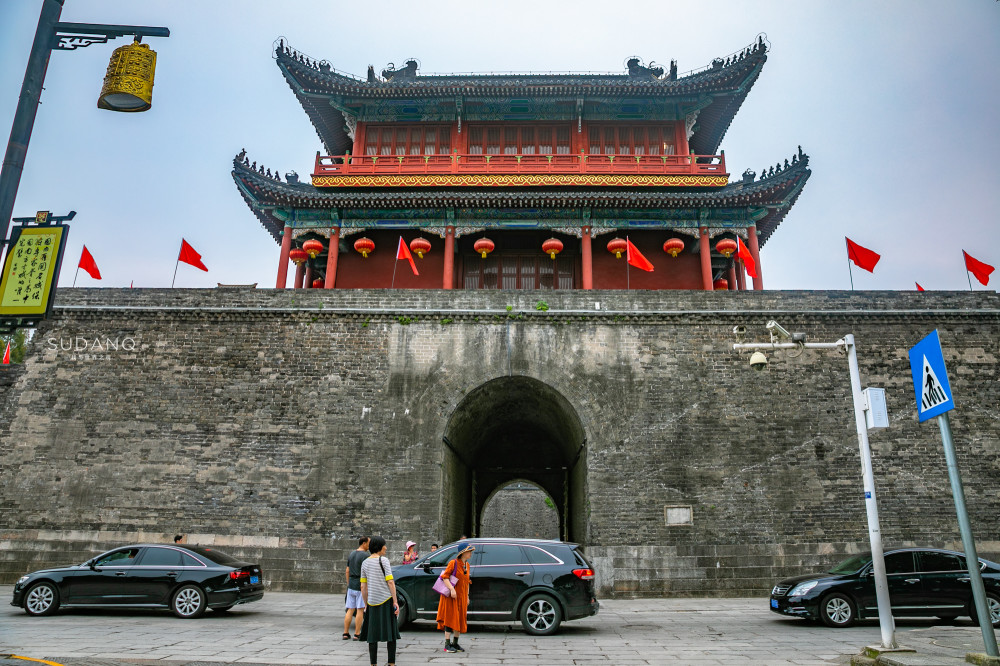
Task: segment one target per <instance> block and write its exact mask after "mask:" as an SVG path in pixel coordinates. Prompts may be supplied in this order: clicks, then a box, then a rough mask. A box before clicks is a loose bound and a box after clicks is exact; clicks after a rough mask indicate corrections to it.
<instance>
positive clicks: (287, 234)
mask: <svg viewBox="0 0 1000 666" xmlns="http://www.w3.org/2000/svg"><path fill="white" fill-rule="evenodd" d="M291 251H292V228H291V227H289V226H285V230H284V232H283V233H282V234H281V259H279V260H278V282H277V284H275V285H274V288H275V289H285V288H287V287H288V253H289V252H291Z"/></svg>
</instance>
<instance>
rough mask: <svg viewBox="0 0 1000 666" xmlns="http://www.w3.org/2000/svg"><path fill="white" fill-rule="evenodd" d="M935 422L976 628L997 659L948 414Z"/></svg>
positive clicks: (987, 649)
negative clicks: (976, 622) (939, 436)
mask: <svg viewBox="0 0 1000 666" xmlns="http://www.w3.org/2000/svg"><path fill="white" fill-rule="evenodd" d="M937 420H938V427H939V428H940V429H941V441H942V442H943V443H944V457H945V460H946V461H947V462H948V479H949V480H950V481H951V494H952V496H953V497H954V498H955V512H956V513H957V514H958V529H959V531H960V532H961V534H962V546H963V547H964V548H965V563H966V565H967V566H968V568H969V579H970V582H971V583H972V598H973V601H974V602H975V605H976V615H977V616H978V618H979V628H980V629H981V630H982V632H983V643H984V644H985V645H986V654H987V655H989V656H991V657H997V656H1000V653H998V652H997V637H996V635H995V634H994V633H993V623H992V622H991V621H990V620H991V618H990V612H989V608H988V607H987V605H986V588H985V587H983V576H982V574H981V573H980V571H979V556H978V555H977V554H976V542H975V540H974V539H973V538H972V528H971V527H970V526H969V514H968V511H966V508H965V490H964V488H963V487H962V477H961V475H960V474H959V472H958V460H957V459H956V457H955V445H954V443H953V442H952V439H951V423H950V422H949V420H948V412H944V413H943V414H940V415H939V416H938V418H937Z"/></svg>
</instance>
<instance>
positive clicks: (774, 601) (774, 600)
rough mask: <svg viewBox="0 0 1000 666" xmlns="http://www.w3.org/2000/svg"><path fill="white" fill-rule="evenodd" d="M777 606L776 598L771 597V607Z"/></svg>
mask: <svg viewBox="0 0 1000 666" xmlns="http://www.w3.org/2000/svg"><path fill="white" fill-rule="evenodd" d="M777 607H778V600H777V599H771V608H777Z"/></svg>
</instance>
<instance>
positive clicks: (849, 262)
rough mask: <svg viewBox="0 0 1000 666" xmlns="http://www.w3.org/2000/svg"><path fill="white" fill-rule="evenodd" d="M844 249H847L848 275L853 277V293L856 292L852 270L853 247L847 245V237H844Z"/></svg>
mask: <svg viewBox="0 0 1000 666" xmlns="http://www.w3.org/2000/svg"><path fill="white" fill-rule="evenodd" d="M844 247H846V248H847V274H848V275H849V276H850V277H851V291H854V271H852V270H851V246H850V245H848V244H847V236H844Z"/></svg>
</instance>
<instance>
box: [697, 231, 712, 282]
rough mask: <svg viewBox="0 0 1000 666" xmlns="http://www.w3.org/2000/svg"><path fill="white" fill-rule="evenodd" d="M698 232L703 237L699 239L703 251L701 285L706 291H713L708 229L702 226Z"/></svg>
mask: <svg viewBox="0 0 1000 666" xmlns="http://www.w3.org/2000/svg"><path fill="white" fill-rule="evenodd" d="M698 232H699V233H700V234H701V238H699V239H698V243H699V245H700V252H701V285H702V288H704V289H705V291H712V289H713V287H712V250H710V249H709V247H708V229H706V228H705V227H701V228H700V229H699V230H698Z"/></svg>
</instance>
